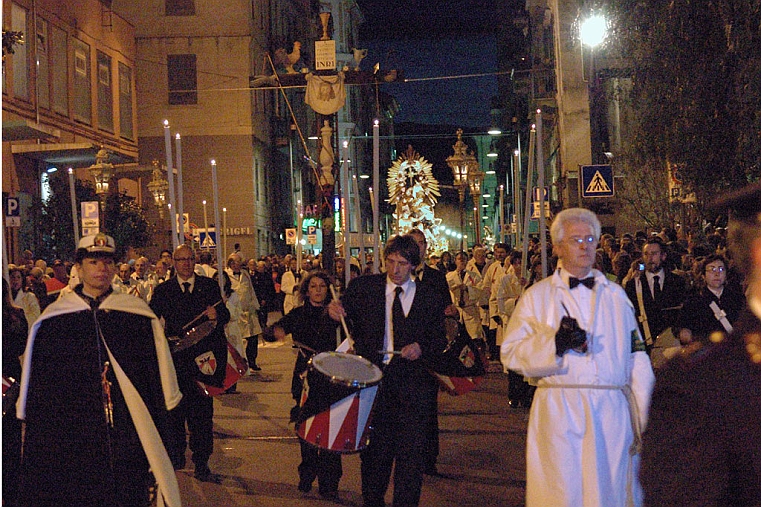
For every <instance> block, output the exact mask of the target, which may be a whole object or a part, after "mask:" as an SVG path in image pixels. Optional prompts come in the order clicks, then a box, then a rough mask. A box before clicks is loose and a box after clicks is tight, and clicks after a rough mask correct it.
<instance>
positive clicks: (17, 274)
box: [8, 267, 40, 327]
mask: <svg viewBox="0 0 761 507" xmlns="http://www.w3.org/2000/svg"><path fill="white" fill-rule="evenodd" d="M8 276H9V277H10V287H11V299H12V300H13V304H14V305H16V306H18V307H19V308H21V309H22V310H24V316H25V317H26V321H27V324H29V326H30V327H31V326H32V324H34V321H35V320H37V317H39V316H40V302H39V301H37V296H35V295H34V294H33V293H32V292H26V291H25V290H24V288H23V285H24V273H23V272H22V271H21V268H17V267H14V268H11V269H9V270H8Z"/></svg>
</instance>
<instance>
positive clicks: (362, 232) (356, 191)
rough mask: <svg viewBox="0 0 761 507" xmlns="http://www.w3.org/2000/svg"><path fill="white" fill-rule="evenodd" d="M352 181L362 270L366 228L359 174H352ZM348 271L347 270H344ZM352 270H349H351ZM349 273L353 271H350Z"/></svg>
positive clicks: (363, 268) (362, 267)
mask: <svg viewBox="0 0 761 507" xmlns="http://www.w3.org/2000/svg"><path fill="white" fill-rule="evenodd" d="M351 183H352V188H353V189H354V207H355V208H357V237H358V238H359V266H360V268H361V269H362V271H364V270H365V264H366V259H365V229H364V227H363V226H362V225H363V224H362V206H360V205H359V184H358V183H357V176H356V175H355V174H352V175H351ZM344 271H347V270H344ZM349 271H351V270H348V271H347V272H349ZM349 275H351V273H350V272H349ZM348 283H349V280H346V284H347V285H348Z"/></svg>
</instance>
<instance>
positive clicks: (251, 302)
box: [225, 253, 262, 371]
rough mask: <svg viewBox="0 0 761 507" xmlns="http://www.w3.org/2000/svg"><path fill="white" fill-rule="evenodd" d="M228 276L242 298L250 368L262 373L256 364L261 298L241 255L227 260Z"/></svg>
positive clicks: (241, 318) (242, 314)
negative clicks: (244, 266) (255, 290)
mask: <svg viewBox="0 0 761 507" xmlns="http://www.w3.org/2000/svg"><path fill="white" fill-rule="evenodd" d="M225 272H226V273H227V276H229V277H230V282H231V283H232V289H233V291H235V292H236V293H238V297H240V308H241V314H240V318H239V323H240V330H241V333H243V334H244V335H245V339H246V359H247V360H248V367H249V368H250V369H251V370H253V371H260V370H261V368H260V367H259V366H258V365H257V364H256V358H257V357H258V356H259V337H260V336H261V335H262V327H261V325H260V324H259V315H258V313H259V309H260V308H261V307H260V306H259V298H258V297H257V295H256V292H254V286H253V285H252V283H251V275H249V274H248V270H247V269H244V268H243V258H242V257H241V256H240V254H237V253H233V254H230V256H229V257H228V258H227V268H225Z"/></svg>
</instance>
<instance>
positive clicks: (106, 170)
mask: <svg viewBox="0 0 761 507" xmlns="http://www.w3.org/2000/svg"><path fill="white" fill-rule="evenodd" d="M108 158H109V154H108V151H107V150H106V149H104V148H101V149H100V150H98V153H97V154H96V155H95V164H93V165H91V166H90V167H88V168H87V172H89V173H90V175H91V176H92V177H93V180H95V193H96V194H97V195H98V199H99V200H100V209H101V211H102V212H103V214H104V216H103V219H102V220H101V228H102V229H104V227H102V226H103V225H104V224H105V212H106V196H107V195H108V187H109V184H110V183H111V178H112V177H113V175H114V165H113V164H111V163H109V162H108Z"/></svg>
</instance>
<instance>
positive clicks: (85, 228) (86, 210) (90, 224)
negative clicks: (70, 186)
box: [80, 201, 100, 236]
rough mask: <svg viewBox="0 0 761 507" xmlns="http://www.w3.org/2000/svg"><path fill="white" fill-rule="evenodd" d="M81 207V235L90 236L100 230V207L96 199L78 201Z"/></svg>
mask: <svg viewBox="0 0 761 507" xmlns="http://www.w3.org/2000/svg"><path fill="white" fill-rule="evenodd" d="M80 207H81V208H82V236H91V235H93V234H98V233H99V232H100V209H99V208H98V201H85V202H82V203H80Z"/></svg>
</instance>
